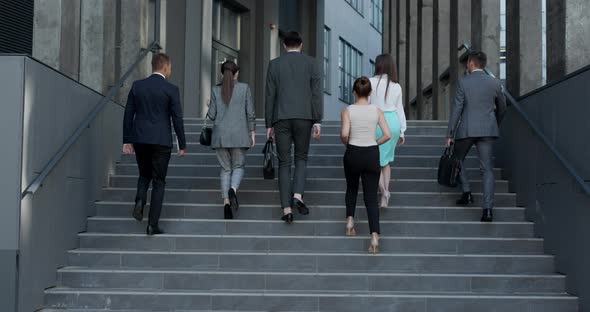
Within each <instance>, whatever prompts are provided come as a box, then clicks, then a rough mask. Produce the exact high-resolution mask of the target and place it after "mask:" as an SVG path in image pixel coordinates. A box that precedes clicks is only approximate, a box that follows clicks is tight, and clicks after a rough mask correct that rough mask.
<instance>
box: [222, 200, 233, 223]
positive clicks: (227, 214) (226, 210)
mask: <svg viewBox="0 0 590 312" xmlns="http://www.w3.org/2000/svg"><path fill="white" fill-rule="evenodd" d="M223 218H224V219H226V220H231V219H233V218H234V214H233V212H232V211H231V205H230V204H225V206H223Z"/></svg>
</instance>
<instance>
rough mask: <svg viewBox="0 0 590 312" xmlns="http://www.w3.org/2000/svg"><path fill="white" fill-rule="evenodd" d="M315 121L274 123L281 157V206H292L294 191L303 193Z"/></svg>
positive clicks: (299, 120) (286, 120)
mask: <svg viewBox="0 0 590 312" xmlns="http://www.w3.org/2000/svg"><path fill="white" fill-rule="evenodd" d="M312 127H313V122H312V121H311V120H305V119H285V120H280V121H278V122H277V123H275V124H274V125H273V128H274V132H275V138H276V141H277V142H276V144H277V156H278V158H279V190H280V193H281V208H286V207H291V198H292V196H293V195H292V194H293V193H298V194H301V195H303V191H304V190H305V180H306V179H307V154H308V152H309V143H310V141H311V129H312ZM292 145H295V175H294V177H293V181H291V146H292Z"/></svg>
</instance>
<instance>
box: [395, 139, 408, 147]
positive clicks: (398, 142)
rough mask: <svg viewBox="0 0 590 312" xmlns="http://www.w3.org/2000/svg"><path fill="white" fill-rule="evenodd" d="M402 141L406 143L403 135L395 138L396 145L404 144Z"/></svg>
mask: <svg viewBox="0 0 590 312" xmlns="http://www.w3.org/2000/svg"><path fill="white" fill-rule="evenodd" d="M404 143H406V138H405V137H400V138H399V139H398V140H397V146H401V145H404Z"/></svg>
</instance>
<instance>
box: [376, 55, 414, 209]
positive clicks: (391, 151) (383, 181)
mask: <svg viewBox="0 0 590 312" xmlns="http://www.w3.org/2000/svg"><path fill="white" fill-rule="evenodd" d="M370 81H371V86H372V88H373V92H372V93H371V97H370V99H369V101H370V103H371V105H375V106H377V107H378V108H379V109H380V110H381V111H383V114H384V116H385V120H386V121H387V124H388V125H389V129H390V131H391V135H392V137H391V140H389V141H388V142H387V143H385V144H383V145H380V146H379V155H380V156H379V162H380V164H381V177H380V179H379V191H380V192H381V200H380V204H379V206H380V207H382V208H383V207H387V205H388V203H389V196H390V195H389V181H390V180H391V167H390V163H392V162H393V159H394V156H395V147H396V145H402V144H404V143H405V138H404V132H405V131H406V114H405V112H404V104H403V101H402V88H401V86H400V85H399V83H397V82H398V80H397V70H396V68H395V63H394V61H393V57H391V55H389V54H382V55H379V56H378V57H377V59H375V76H374V77H373V78H371V79H370ZM376 135H377V138H380V137H381V136H382V135H383V132H382V131H380V129H377V133H376Z"/></svg>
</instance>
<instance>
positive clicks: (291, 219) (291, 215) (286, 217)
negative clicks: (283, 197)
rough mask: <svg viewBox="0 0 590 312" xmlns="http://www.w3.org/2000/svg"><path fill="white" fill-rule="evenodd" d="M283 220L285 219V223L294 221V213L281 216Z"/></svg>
mask: <svg viewBox="0 0 590 312" xmlns="http://www.w3.org/2000/svg"><path fill="white" fill-rule="evenodd" d="M281 220H283V221H285V223H289V224H291V223H293V213H288V214H286V215H283V216H282V217H281Z"/></svg>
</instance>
